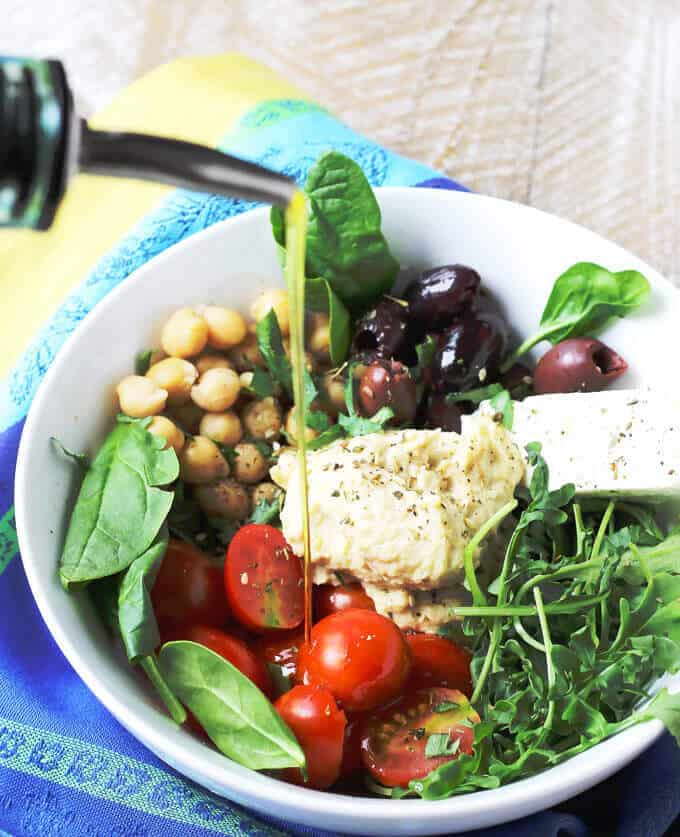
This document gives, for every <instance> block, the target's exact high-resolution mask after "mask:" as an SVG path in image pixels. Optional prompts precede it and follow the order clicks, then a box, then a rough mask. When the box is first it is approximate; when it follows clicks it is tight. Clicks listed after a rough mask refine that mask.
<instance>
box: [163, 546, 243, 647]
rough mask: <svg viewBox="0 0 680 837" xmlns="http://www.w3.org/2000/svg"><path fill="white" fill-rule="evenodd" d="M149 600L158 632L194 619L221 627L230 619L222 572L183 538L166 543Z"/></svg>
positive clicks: (166, 631)
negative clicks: (166, 546) (151, 603)
mask: <svg viewBox="0 0 680 837" xmlns="http://www.w3.org/2000/svg"><path fill="white" fill-rule="evenodd" d="M151 601H152V602H153V608H154V612H155V614H156V620H157V622H158V627H159V629H160V631H161V633H168V632H171V631H174V630H175V629H176V628H180V627H183V626H184V625H191V624H195V623H197V622H198V623H200V624H202V625H214V626H215V627H218V628H221V627H222V626H223V625H224V624H225V623H226V622H228V621H229V607H228V605H227V600H226V597H225V595H224V584H223V583H222V573H221V571H220V570H219V569H218V567H216V566H215V564H213V562H212V561H211V560H210V559H209V558H208V557H207V556H206V555H205V554H204V553H203V552H201V551H200V550H199V549H196V548H195V547H194V546H191V544H188V543H185V542H184V541H179V540H174V539H173V540H171V541H170V543H169V544H168V549H167V551H166V553H165V556H164V557H163V563H162V564H161V568H160V571H159V573H158V577H157V578H156V582H155V584H154V586H153V589H152V591H151Z"/></svg>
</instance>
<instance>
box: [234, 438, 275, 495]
mask: <svg viewBox="0 0 680 837" xmlns="http://www.w3.org/2000/svg"><path fill="white" fill-rule="evenodd" d="M235 450H236V454H237V456H236V461H235V462H234V476H235V477H236V479H237V480H238V481H239V482H245V483H247V484H248V485H252V484H253V483H255V482H260V481H261V480H263V479H264V478H265V477H266V476H267V472H268V471H269V465H268V463H267V460H266V458H265V457H264V455H263V454H262V452H261V451H260V449H259V448H258V447H257V445H254V444H252V443H251V442H241V443H240V444H238V445H236V448H235Z"/></svg>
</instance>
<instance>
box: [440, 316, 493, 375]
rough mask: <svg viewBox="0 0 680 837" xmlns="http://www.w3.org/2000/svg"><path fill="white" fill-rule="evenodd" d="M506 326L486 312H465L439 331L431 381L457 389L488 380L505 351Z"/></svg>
mask: <svg viewBox="0 0 680 837" xmlns="http://www.w3.org/2000/svg"><path fill="white" fill-rule="evenodd" d="M505 343H506V328H505V324H504V323H503V321H502V320H501V319H500V318H499V317H497V316H496V315H495V314H491V313H489V312H485V313H474V314H467V315H466V316H464V317H463V318H462V319H460V320H458V321H457V322H456V323H454V324H453V325H452V326H451V327H450V328H449V329H448V330H447V331H445V332H444V334H442V336H441V338H440V341H439V346H438V348H437V351H436V352H435V353H434V357H433V358H432V385H433V387H434V389H435V390H437V391H438V392H460V391H462V390H466V389H473V388H474V387H478V386H480V385H483V384H485V383H491V382H492V381H493V380H494V379H495V378H496V375H497V373H498V367H499V366H500V362H501V358H502V357H503V353H504V351H505Z"/></svg>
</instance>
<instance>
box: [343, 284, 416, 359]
mask: <svg viewBox="0 0 680 837" xmlns="http://www.w3.org/2000/svg"><path fill="white" fill-rule="evenodd" d="M408 324H409V308H408V305H407V304H406V303H405V302H402V301H400V300H397V299H394V298H392V297H387V296H384V297H382V299H380V300H379V302H378V303H377V305H376V306H375V308H372V309H371V310H370V311H368V312H367V313H366V314H364V316H363V317H362V318H361V319H360V320H359V322H358V323H357V324H356V328H355V330H354V339H353V341H352V354H354V355H358V356H360V357H369V358H370V357H384V358H393V357H399V358H400V357H402V356H403V355H405V356H406V357H405V359H406V360H407V361H408V360H410V358H409V357H408V355H410V354H411V353H412V352H413V348H412V346H411V345H410V340H409V335H408V333H407V330H408Z"/></svg>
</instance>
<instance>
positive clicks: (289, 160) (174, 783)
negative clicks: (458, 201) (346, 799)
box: [0, 101, 680, 837]
mask: <svg viewBox="0 0 680 837" xmlns="http://www.w3.org/2000/svg"><path fill="white" fill-rule="evenodd" d="M303 138H304V139H303ZM222 147H223V148H225V149H229V150H230V151H233V152H235V153H237V154H241V155H242V156H244V157H248V158H250V159H254V160H257V161H260V162H263V163H265V164H267V165H269V166H271V167H273V168H276V169H279V170H280V171H285V172H286V173H289V174H292V175H294V176H295V177H296V178H297V179H298V180H299V181H302V180H304V177H305V175H306V172H307V169H308V168H309V166H310V164H311V163H312V162H313V161H314V160H315V159H316V158H317V157H318V155H319V153H321V152H322V151H324V150H326V149H328V148H336V149H338V150H340V151H342V152H344V153H346V154H348V155H349V156H351V157H353V158H354V159H355V160H357V161H358V162H359V163H360V164H361V165H362V167H363V168H364V171H365V172H366V174H367V176H368V178H369V180H370V181H371V183H372V184H373V185H375V186H379V185H422V186H430V187H433V188H445V189H461V188H463V187H461V186H459V185H458V184H455V183H453V182H452V181H450V180H447V179H446V178H442V177H440V176H438V175H437V173H436V172H434V171H432V170H430V169H428V168H427V167H425V166H422V165H420V164H418V163H414V162H412V161H409V160H406V159H404V158H402V157H398V156H396V155H394V154H391V153H390V152H388V151H385V150H384V149H382V148H380V147H379V146H378V145H376V144H375V143H372V142H370V141H368V140H365V139H363V138H361V137H359V136H357V135H356V134H354V133H353V132H352V131H350V130H349V129H348V128H347V127H346V126H344V125H342V124H340V123H339V122H337V121H336V120H334V119H333V118H332V117H331V116H330V115H329V114H327V113H326V112H325V111H323V110H322V109H320V108H316V107H313V106H310V105H308V104H306V103H302V102H294V101H276V102H269V103H267V104H265V105H261V106H259V107H258V108H256V109H255V110H254V111H252V112H251V113H250V114H248V116H247V117H246V118H245V119H244V120H243V121H242V123H241V124H240V125H239V127H238V129H237V130H236V131H235V132H233V133H232V134H230V135H229V136H228V137H226V138H225V140H224V142H223V143H222ZM252 206H254V204H250V203H247V202H244V201H237V200H225V199H223V198H217V197H214V196H205V195H199V194H195V193H191V192H185V191H177V192H175V193H173V194H172V196H171V197H170V198H169V199H167V200H166V201H164V202H163V203H162V205H160V206H159V207H158V208H157V210H156V211H154V212H153V213H152V214H150V215H149V216H148V217H146V218H145V219H144V220H143V221H142V222H141V223H140V224H139V225H138V226H137V228H136V229H134V230H132V231H131V232H130V234H129V235H128V236H127V237H126V238H125V239H124V240H123V241H122V242H121V243H120V244H119V246H118V247H116V248H115V250H114V251H113V252H111V253H110V254H108V255H107V256H106V257H105V258H104V259H102V260H101V262H100V263H99V264H98V265H96V267H95V268H94V270H93V271H92V272H91V274H90V275H89V276H87V277H86V278H85V279H84V282H83V284H82V285H81V286H80V287H79V288H78V289H77V290H76V291H75V292H74V293H73V294H72V295H71V296H70V297H69V298H68V299H67V300H66V302H65V303H64V304H63V305H62V307H61V308H60V309H59V311H57V313H56V314H55V315H54V316H53V318H52V319H51V320H50V322H49V323H47V325H46V326H45V328H44V329H43V331H42V332H41V333H40V335H38V337H37V338H36V340H35V341H34V343H33V344H32V346H31V347H30V348H29V350H28V351H27V352H26V354H25V355H24V356H23V358H22V359H21V360H20V362H19V363H18V365H17V367H16V369H15V370H14V372H13V373H12V375H11V376H10V377H9V379H8V380H7V381H5V382H3V383H2V384H1V385H0V614H1V616H2V625H3V630H2V642H1V643H0V835H2V834H5V833H6V834H10V835H13V836H14V837H19V835H27V836H28V835H30V836H31V837H44V836H45V835H55V837H59V836H60V835H64V837H99V835H102V837H156V836H157V837H161V835H162V836H163V837H167V836H168V835H170V837H171V836H172V835H186V837H207V836H208V835H215V834H226V835H242V834H247V835H254V836H257V837H259V835H263V836H265V835H267V836H270V835H283V834H286V833H290V834H299V835H313V837H323V834H324V832H321V831H318V830H313V829H308V828H301V827H296V826H295V824H292V823H287V824H281V823H273V822H270V821H267V822H265V821H264V820H262V819H256V818H255V817H253V816H252V815H250V814H248V813H246V812H245V811H243V810H242V809H240V808H239V807H237V806H235V805H233V804H231V803H229V802H227V801H225V800H222V799H219V798H217V797H215V796H214V795H212V794H210V793H208V792H206V791H204V790H202V789H200V788H198V787H196V786H195V785H193V784H191V783H190V782H188V781H186V780H185V779H183V778H182V777H181V776H179V775H178V774H176V773H175V772H174V771H172V770H171V769H170V768H168V767H166V766H165V765H164V764H163V763H161V762H160V761H159V760H158V759H156V758H155V757H154V756H153V755H152V754H151V753H150V752H148V751H147V750H146V749H145V748H144V747H142V746H141V745H140V744H139V743H138V742H137V741H136V740H135V739H134V738H132V737H131V736H130V735H129V734H128V733H127V732H126V731H125V730H124V729H123V728H122V727H121V726H120V725H119V724H118V723H117V722H116V721H115V720H114V719H113V718H112V717H111V716H110V715H109V714H108V712H107V711H106V710H105V709H104V708H103V707H102V706H101V705H100V704H99V703H98V702H97V700H96V699H95V698H94V697H93V696H92V695H91V694H90V692H89V691H88V690H87V688H86V687H85V686H84V685H83V684H82V682H81V681H80V680H79V678H78V677H77V676H76V674H75V673H74V672H73V670H72V669H71V667H70V666H69V664H68V663H67V662H66V660H65V659H64V657H63V656H62V654H61V652H60V651H59V649H58V648H57V647H56V645H55V644H54V642H53V640H52V638H51V636H50V635H49V633H48V631H47V629H46V628H45V626H44V624H43V622H42V619H41V618H40V615H39V613H38V611H37V609H36V607H35V604H34V602H33V599H32V597H31V595H30V592H29V590H28V586H27V584H26V579H25V576H24V572H23V567H22V565H21V562H20V561H19V560H18V559H17V557H16V553H17V546H16V535H15V531H14V517H13V511H12V485H13V474H14V463H15V460H16V451H17V446H18V442H19V438H20V435H21V430H22V427H23V419H24V416H25V414H26V411H27V409H28V407H29V405H30V402H31V400H32V398H33V395H34V393H35V391H36V388H37V386H38V385H39V383H40V380H41V379H42V376H43V375H44V373H45V370H46V369H47V368H48V367H49V365H50V363H51V362H52V359H53V358H54V356H55V354H56V352H57V351H58V350H59V348H60V347H61V345H62V344H63V342H64V340H65V339H66V337H67V336H68V335H69V334H70V333H71V332H72V331H73V329H74V328H75V326H76V325H77V324H78V322H79V321H80V320H81V319H82V318H83V317H84V316H85V315H86V314H87V313H88V312H89V311H90V310H91V309H92V307H93V306H94V305H95V304H96V303H97V302H98V301H99V300H100V299H102V298H103V297H104V296H105V295H106V293H108V291H110V290H111V289H112V288H113V287H115V286H116V285H118V284H119V283H120V282H121V281H123V280H124V279H125V278H126V277H127V276H128V275H129V274H130V273H131V272H132V271H133V270H135V269H136V268H138V267H139V266H140V265H142V264H144V263H145V262H146V261H148V259H150V258H152V257H153V256H155V255H156V254H158V253H160V252H161V251H163V250H165V249H166V248H167V247H169V246H171V245H172V244H174V243H176V242H178V241H181V240H183V239H184V238H186V237H188V236H190V235H192V234H193V233H195V232H197V231H199V230H201V229H204V228H205V227H207V226H210V225H211V224H213V223H215V222H217V221H220V220H222V219H224V218H228V217H231V216H233V215H236V214H238V213H240V212H243V211H245V210H247V209H250V208H252ZM453 255H455V254H452V256H453ZM679 812H680V751H679V750H678V749H677V748H676V747H675V746H674V745H673V743H672V742H671V740H670V738H669V736H664V738H662V739H661V740H660V741H659V742H658V743H657V744H656V745H655V746H654V747H653V748H652V749H650V750H649V751H648V752H647V753H645V754H644V755H643V756H642V757H640V758H639V759H638V760H637V761H636V762H635V763H634V764H632V765H630V766H629V767H628V768H627V769H626V770H624V771H622V772H621V773H620V774H619V775H618V776H616V777H615V778H613V779H612V780H610V781H608V782H606V783H604V784H603V785H602V786H600V787H599V788H596V789H594V790H592V791H590V792H589V793H588V794H585V795H584V796H583V797H580V798H579V799H577V800H575V801H573V802H572V803H570V804H569V805H567V806H564V807H563V809H561V810H559V811H546V812H542V813H540V814H537V815H535V816H532V817H529V818H527V819H524V820H521V821H518V822H514V823H512V824H508V825H507V826H499V827H497V828H493V829H486V830H483V831H478V832H475V834H476V835H477V837H510V835H513V837H525V836H526V837H535V835H541V836H543V835H545V837H557V835H560V836H561V837H586V835H589V834H591V833H592V834H594V833H608V834H616V835H621V837H624V835H625V837H637V835H640V837H642V835H644V837H657V835H662V834H663V833H664V832H665V831H666V829H667V828H668V827H669V826H670V824H671V822H672V821H673V819H674V818H675V817H676V816H677V814H678V813H679Z"/></svg>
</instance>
